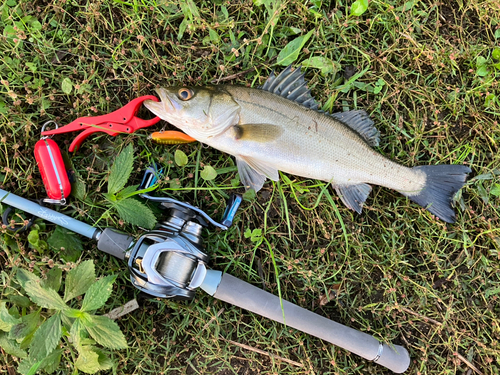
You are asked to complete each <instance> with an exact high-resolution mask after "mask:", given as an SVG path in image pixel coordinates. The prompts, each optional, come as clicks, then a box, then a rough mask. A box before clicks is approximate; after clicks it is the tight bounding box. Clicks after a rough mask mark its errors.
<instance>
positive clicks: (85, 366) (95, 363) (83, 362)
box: [75, 345, 100, 374]
mask: <svg viewBox="0 0 500 375" xmlns="http://www.w3.org/2000/svg"><path fill="white" fill-rule="evenodd" d="M78 353H79V354H80V355H79V356H78V359H77V360H76V362H75V367H76V368H77V369H78V370H80V371H82V372H84V373H86V374H95V373H96V372H97V371H99V370H100V366H99V354H97V353H96V352H95V351H94V349H93V348H92V346H90V345H86V346H82V347H80V350H79V351H78Z"/></svg>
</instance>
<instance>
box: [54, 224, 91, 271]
mask: <svg viewBox="0 0 500 375" xmlns="http://www.w3.org/2000/svg"><path fill="white" fill-rule="evenodd" d="M47 243H48V244H49V246H50V247H51V248H53V249H54V250H56V251H58V252H60V257H61V258H63V259H64V260H65V261H67V262H76V261H77V260H78V258H80V255H81V254H82V251H83V245H82V241H81V240H80V238H79V237H78V236H77V235H76V234H75V233H73V232H71V231H69V230H68V229H66V228H63V227H61V226H59V225H58V226H56V229H55V230H54V232H53V233H52V234H51V235H50V237H49V239H48V240H47Z"/></svg>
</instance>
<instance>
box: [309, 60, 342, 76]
mask: <svg viewBox="0 0 500 375" xmlns="http://www.w3.org/2000/svg"><path fill="white" fill-rule="evenodd" d="M302 66H304V67H306V68H316V69H320V70H321V74H322V75H323V76H325V75H327V74H328V73H335V72H337V71H338V70H339V69H340V66H339V64H338V63H336V62H334V61H332V60H330V59H329V58H327V57H324V56H313V57H310V58H308V59H307V60H304V61H302Z"/></svg>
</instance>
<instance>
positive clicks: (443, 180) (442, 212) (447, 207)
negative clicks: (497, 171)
mask: <svg viewBox="0 0 500 375" xmlns="http://www.w3.org/2000/svg"><path fill="white" fill-rule="evenodd" d="M413 169H414V170H418V171H421V172H424V173H425V174H426V176H427V180H426V184H425V187H424V188H423V189H422V190H421V191H420V193H418V194H417V195H413V196H411V195H407V196H408V198H410V200H412V201H413V202H415V203H418V204H419V205H421V206H422V207H424V208H425V209H426V210H428V211H429V212H430V213H431V214H433V215H436V216H437V217H438V218H439V219H441V220H443V221H446V222H447V223H454V222H455V210H454V209H453V208H452V207H451V201H452V199H453V196H454V195H455V193H456V192H457V191H458V190H460V188H461V187H462V186H463V185H464V183H465V180H466V179H467V174H468V173H470V172H471V169H470V168H469V167H466V166H465V165H425V166H420V167H414V168H413Z"/></svg>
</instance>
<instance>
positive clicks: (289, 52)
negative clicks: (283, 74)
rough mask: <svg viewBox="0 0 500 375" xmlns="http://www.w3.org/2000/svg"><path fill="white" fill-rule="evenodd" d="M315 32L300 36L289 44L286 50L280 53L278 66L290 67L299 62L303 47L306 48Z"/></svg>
mask: <svg viewBox="0 0 500 375" xmlns="http://www.w3.org/2000/svg"><path fill="white" fill-rule="evenodd" d="M313 32H314V30H311V31H309V32H308V33H307V34H306V35H302V36H299V37H297V38H295V39H294V40H292V41H291V42H290V43H288V44H287V45H286V46H285V48H283V49H282V50H281V51H280V53H279V55H278V59H277V61H276V64H278V65H283V66H288V65H290V64H291V63H293V62H294V61H295V60H297V58H298V57H299V53H300V51H301V50H302V47H304V44H306V42H307V41H308V40H309V38H310V37H311V35H312V34H313Z"/></svg>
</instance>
